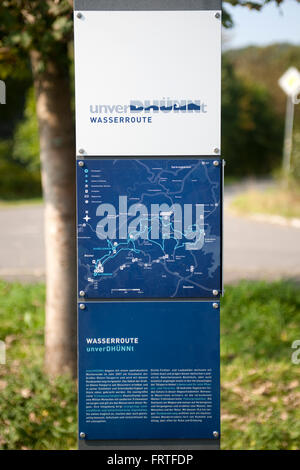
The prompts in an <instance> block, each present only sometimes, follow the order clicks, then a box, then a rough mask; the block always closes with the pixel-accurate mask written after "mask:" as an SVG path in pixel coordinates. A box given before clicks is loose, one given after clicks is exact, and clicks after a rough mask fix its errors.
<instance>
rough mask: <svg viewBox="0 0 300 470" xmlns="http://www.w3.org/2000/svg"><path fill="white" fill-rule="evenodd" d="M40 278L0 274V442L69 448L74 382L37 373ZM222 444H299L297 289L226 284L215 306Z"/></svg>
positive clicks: (72, 445) (10, 445) (282, 446)
mask: <svg viewBox="0 0 300 470" xmlns="http://www.w3.org/2000/svg"><path fill="white" fill-rule="evenodd" d="M44 295H45V294H44V286H43V285H41V284H36V285H20V284H15V283H14V284H8V283H5V282H0V297H1V303H0V339H5V341H6V344H7V364H6V365H5V366H4V365H0V449H22V448H26V449H75V448H76V386H75V383H74V382H72V381H71V380H70V379H69V378H68V377H61V378H60V379H59V380H56V381H53V380H51V381H50V380H49V379H48V378H47V377H46V376H45V374H44V373H43V367H42V356H43V325H44V318H43V317H44V311H43V304H44ZM221 317H222V319H221V331H222V337H221V356H222V376H221V383H222V448H223V449H297V448H299V447H300V365H293V364H292V363H291V354H292V352H293V350H292V349H291V344H292V342H293V341H294V340H296V339H300V331H299V330H300V329H299V324H300V291H299V287H298V286H297V285H294V284H292V283H288V282H275V283H264V282H242V283H240V284H239V285H238V286H227V288H226V295H225V298H224V300H223V301H222V311H221Z"/></svg>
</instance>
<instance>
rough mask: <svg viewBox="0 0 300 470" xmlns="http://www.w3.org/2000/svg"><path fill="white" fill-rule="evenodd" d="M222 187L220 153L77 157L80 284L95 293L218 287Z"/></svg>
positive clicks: (173, 294) (179, 292) (149, 294)
mask: <svg viewBox="0 0 300 470" xmlns="http://www.w3.org/2000/svg"><path fill="white" fill-rule="evenodd" d="M221 194H222V164H221V160H220V159H217V160H211V159H203V158H202V159H201V158H199V159H198V158H197V159H196V158H193V159H174V158H173V159H157V158H155V159H154V158H153V159H152V158H151V159H150V158H143V159H125V158H122V159H97V158H89V159H85V160H84V161H83V162H82V163H80V162H77V211H78V213H77V221H78V227H77V239H78V286H79V291H83V292H84V295H85V297H86V298H95V299H96V298H97V299H98V298H99V299H101V298H102V299H104V298H141V299H143V298H144V299H151V298H205V297H212V296H213V295H218V294H219V292H220V290H221V214H222V207H221V204H222V197H221ZM214 291H217V294H216V293H215V292H214ZM213 292H214V294H213Z"/></svg>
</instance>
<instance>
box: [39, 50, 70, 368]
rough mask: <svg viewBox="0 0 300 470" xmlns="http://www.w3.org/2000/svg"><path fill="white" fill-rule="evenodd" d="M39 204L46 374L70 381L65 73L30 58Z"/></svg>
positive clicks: (67, 91) (67, 87)
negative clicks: (42, 232) (42, 208)
mask: <svg viewBox="0 0 300 470" xmlns="http://www.w3.org/2000/svg"><path fill="white" fill-rule="evenodd" d="M31 64H32V70H33V76H34V86H35V93H36V105H37V117H38V122H39V130H40V156H41V167H42V186H43V193H44V200H45V245H46V285H47V293H46V329H45V346H46V354H45V368H46V371H47V373H48V374H50V375H52V376H57V375H60V374H63V373H71V375H72V376H75V375H76V362H77V361H76V342H77V341H76V242H75V220H76V218H75V207H76V204H75V146H74V125H73V118H72V112H71V100H70V80H69V73H68V67H67V66H65V67H61V65H60V64H59V65H58V64H57V63H56V62H55V61H48V62H47V65H46V69H45V70H44V71H43V72H41V71H40V64H41V57H40V54H39V52H37V51H32V52H31Z"/></svg>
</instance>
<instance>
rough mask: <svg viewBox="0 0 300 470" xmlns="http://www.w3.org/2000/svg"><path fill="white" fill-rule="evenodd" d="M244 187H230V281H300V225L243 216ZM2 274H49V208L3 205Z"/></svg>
mask: <svg viewBox="0 0 300 470" xmlns="http://www.w3.org/2000/svg"><path fill="white" fill-rule="evenodd" d="M240 190H241V189H240V188H239V187H234V188H226V191H225V208H224V281H225V283H228V282H235V281H238V280H239V279H243V278H247V279H277V278H280V277H287V278H299V279H300V229H299V228H294V227H288V226H281V225H275V224H270V223H267V222H260V221H255V220H252V219H248V218H244V217H237V216H235V215H233V214H231V213H230V211H229V210H228V204H229V202H230V200H231V198H232V197H233V196H234V194H235V193H236V192H239V191H240ZM0 217H1V228H0V278H4V279H7V280H20V281H30V282H31V281H35V280H39V279H43V278H44V273H45V269H44V266H45V254H44V241H43V206H42V205H21V206H11V207H7V206H6V207H0Z"/></svg>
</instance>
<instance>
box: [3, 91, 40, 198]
mask: <svg viewBox="0 0 300 470" xmlns="http://www.w3.org/2000/svg"><path fill="white" fill-rule="evenodd" d="M39 169H40V164H39V137H38V123H37V117H36V113H35V99H34V93H33V89H32V88H30V89H29V91H28V92H27V96H26V101H25V109H24V117H23V119H22V120H20V121H19V123H18V124H17V125H16V127H15V130H14V134H13V137H12V138H11V139H5V140H0V175H1V179H0V199H2V200H5V199H14V198H26V197H36V196H40V195H41V178H40V171H39Z"/></svg>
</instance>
